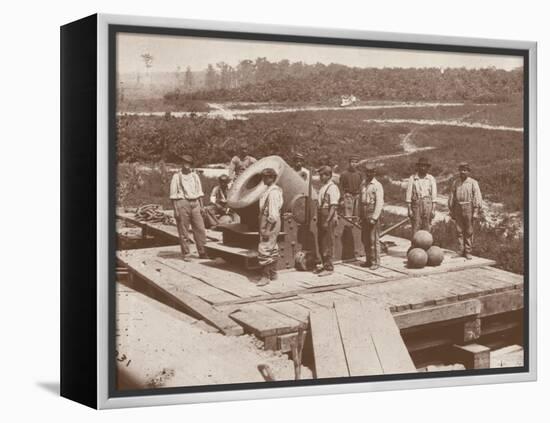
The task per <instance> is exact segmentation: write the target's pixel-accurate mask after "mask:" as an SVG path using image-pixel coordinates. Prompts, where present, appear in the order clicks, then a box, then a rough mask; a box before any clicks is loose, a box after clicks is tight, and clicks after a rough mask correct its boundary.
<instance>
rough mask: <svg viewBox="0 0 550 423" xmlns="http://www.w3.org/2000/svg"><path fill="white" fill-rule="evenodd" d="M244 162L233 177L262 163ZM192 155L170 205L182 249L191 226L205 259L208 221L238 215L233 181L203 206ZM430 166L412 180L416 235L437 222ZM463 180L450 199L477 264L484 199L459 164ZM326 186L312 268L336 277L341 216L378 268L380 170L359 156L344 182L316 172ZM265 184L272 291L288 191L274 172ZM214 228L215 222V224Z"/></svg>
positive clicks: (263, 248) (300, 165) (466, 251)
mask: <svg viewBox="0 0 550 423" xmlns="http://www.w3.org/2000/svg"><path fill="white" fill-rule="evenodd" d="M241 156H242V157H243V159H241V158H240V157H239V156H235V157H234V158H233V159H232V160H231V165H230V173H232V175H233V177H237V176H238V175H239V174H240V173H242V172H243V171H244V170H245V169H246V168H247V167H248V166H250V165H251V164H253V163H254V162H256V159H255V158H254V157H252V156H249V155H248V154H247V151H246V148H243V149H242V151H241ZM192 164H193V159H192V158H191V156H188V155H185V156H183V157H182V168H181V170H180V171H179V172H177V173H175V174H174V176H173V178H172V181H171V185H170V199H171V200H172V204H173V208H174V216H175V218H176V222H177V228H178V234H179V238H180V246H181V251H182V255H183V259H184V260H188V256H189V246H188V242H189V241H188V240H189V236H188V235H189V234H188V231H189V227H191V228H192V230H193V234H194V239H195V244H196V246H197V251H198V254H199V257H200V258H207V255H206V251H205V248H204V246H205V242H206V231H205V223H204V218H206V219H207V221H208V220H211V221H213V222H218V221H219V218H220V216H223V215H232V218H234V219H238V215H237V214H236V213H235V212H234V211H232V210H231V209H230V208H228V206H227V192H228V190H229V187H230V181H231V176H227V175H222V176H220V177H219V185H218V186H216V187H215V188H214V189H213V191H212V194H211V198H210V205H209V206H207V207H204V205H203V202H202V197H203V196H204V193H203V192H202V186H201V182H200V179H199V177H198V175H197V174H196V173H195V172H192ZM292 167H293V168H294V170H295V171H296V172H298V174H299V175H300V176H301V177H302V178H304V179H305V180H306V181H309V178H310V177H311V175H310V171H309V170H308V169H307V168H306V167H305V166H304V157H303V155H301V154H297V155H296V156H295V160H294V162H293V165H292ZM429 169H430V163H429V161H428V160H427V159H425V158H421V159H419V160H418V162H417V163H416V172H415V173H414V174H413V175H411V176H410V177H409V179H408V181H407V188H406V194H405V201H406V203H407V208H408V216H409V218H410V220H411V227H412V235H414V234H415V233H416V232H417V231H419V230H426V231H431V224H432V221H433V219H434V217H435V204H436V201H437V182H436V180H435V178H434V177H433V176H432V175H430V174H429V173H428V171H429ZM458 170H459V177H458V178H457V179H456V180H455V181H454V182H453V184H452V186H451V191H450V194H449V199H448V206H449V213H450V216H451V218H452V219H453V220H454V221H455V222H456V231H457V240H458V245H459V251H458V252H459V253H460V254H461V255H462V256H464V257H465V258H466V259H471V258H472V256H471V251H472V246H473V227H474V225H473V223H474V220H475V219H477V217H478V216H479V213H480V210H481V206H482V197H481V191H480V189H479V185H478V183H477V181H476V180H475V179H473V178H471V177H470V175H469V174H470V166H469V164H468V163H465V162H462V163H460V164H459V166H458ZM317 173H318V175H319V179H320V181H321V188H320V189H319V203H318V208H317V216H316V218H317V239H318V249H319V254H320V259H321V263H320V266H317V268H316V269H315V270H314V272H315V273H318V274H319V275H320V276H323V275H327V274H330V273H332V272H333V271H334V266H333V263H332V261H333V242H334V231H335V228H336V225H337V219H338V215H339V212H340V214H341V215H342V216H343V218H344V219H345V220H346V221H348V222H350V223H351V224H355V225H358V226H360V227H361V240H362V243H363V245H364V249H365V256H366V260H365V262H363V263H361V266H363V267H368V268H370V269H372V270H376V269H378V267H379V266H380V242H379V237H380V217H381V214H382V209H383V205H384V189H383V187H382V184H381V183H380V182H379V181H378V180H377V179H376V173H377V172H376V166H375V165H374V164H372V163H367V164H365V165H361V166H360V158H359V157H358V156H352V157H350V159H349V167H348V169H346V170H345V171H344V172H342V174H341V175H340V180H339V184H337V183H336V182H335V181H334V179H333V169H332V167H331V166H330V165H328V164H324V165H322V166H321V167H320V168H319V169H317ZM261 176H262V181H263V183H264V184H265V185H266V190H265V191H264V193H263V194H262V196H261V197H260V200H259V210H260V213H259V217H258V222H259V242H258V262H259V264H260V266H261V269H262V271H261V273H262V274H261V279H260V280H259V282H258V285H260V286H261V285H266V284H268V283H269V282H270V281H272V280H275V279H276V278H277V272H276V268H277V260H278V256H279V250H278V243H277V238H278V235H279V232H280V230H281V209H282V206H283V193H282V189H281V187H279V186H278V185H277V184H276V183H275V182H276V180H277V176H278V175H277V173H276V171H275V170H274V169H272V168H267V169H263V170H262V173H261ZM210 224H212V222H210Z"/></svg>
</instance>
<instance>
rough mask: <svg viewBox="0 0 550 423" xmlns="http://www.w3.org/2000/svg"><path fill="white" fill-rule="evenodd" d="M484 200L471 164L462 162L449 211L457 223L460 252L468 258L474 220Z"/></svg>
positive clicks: (470, 251) (472, 238)
mask: <svg viewBox="0 0 550 423" xmlns="http://www.w3.org/2000/svg"><path fill="white" fill-rule="evenodd" d="M482 201H483V200H482V198H481V191H480V189H479V184H478V183H477V181H476V180H475V179H473V178H471V177H470V165H469V164H468V163H466V162H462V163H460V164H459V165H458V178H457V179H455V181H454V182H453V185H452V187H451V193H450V195H449V211H450V215H451V218H452V219H453V220H454V221H455V223H456V234H457V238H458V254H460V255H462V256H464V257H465V258H466V260H471V259H472V254H471V253H472V247H473V242H474V220H476V219H477V218H478V217H479V211H480V210H481V206H482Z"/></svg>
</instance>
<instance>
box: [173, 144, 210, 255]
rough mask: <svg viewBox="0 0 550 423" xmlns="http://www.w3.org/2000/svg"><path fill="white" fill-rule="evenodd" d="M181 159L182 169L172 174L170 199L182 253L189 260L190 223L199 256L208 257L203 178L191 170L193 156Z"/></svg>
mask: <svg viewBox="0 0 550 423" xmlns="http://www.w3.org/2000/svg"><path fill="white" fill-rule="evenodd" d="M181 160H182V166H181V170H180V171H178V172H177V173H175V174H174V176H172V181H171V183H170V200H172V205H173V207H174V217H175V218H176V224H177V228H178V234H179V240H180V247H181V253H182V255H183V259H184V260H187V256H188V255H189V244H188V242H189V225H191V228H192V230H193V238H194V239H195V244H196V246H197V251H198V253H199V258H208V256H207V254H206V250H205V249H204V244H205V243H206V230H205V227H204V220H203V218H202V214H203V205H202V197H203V196H204V193H203V192H202V184H201V180H200V179H199V175H197V174H196V173H195V172H192V171H191V166H192V164H193V158H192V157H191V156H189V155H185V156H183V157H182V158H181Z"/></svg>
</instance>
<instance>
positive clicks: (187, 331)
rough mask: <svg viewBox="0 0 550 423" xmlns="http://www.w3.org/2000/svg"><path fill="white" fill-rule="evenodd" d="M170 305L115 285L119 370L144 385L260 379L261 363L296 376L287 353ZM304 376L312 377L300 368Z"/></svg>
mask: <svg viewBox="0 0 550 423" xmlns="http://www.w3.org/2000/svg"><path fill="white" fill-rule="evenodd" d="M209 330H212V329H211V328H209V327H208V326H206V325H204V324H203V323H202V322H200V321H197V320H195V319H193V318H191V317H189V316H187V315H185V314H183V313H181V312H178V311H176V310H174V309H172V308H171V307H168V306H166V305H164V304H162V303H159V302H157V301H155V300H153V299H151V298H149V297H146V296H144V295H143V294H140V293H138V292H136V291H134V290H132V289H130V288H127V287H126V286H123V285H120V284H118V294H117V333H118V336H117V342H116V344H117V346H116V348H117V361H118V369H119V375H120V376H121V377H122V378H124V379H129V380H132V381H134V383H137V384H138V385H140V386H142V387H161V386H163V387H170V386H191V385H210V384H220V383H241V382H262V381H264V379H263V377H262V376H261V374H260V372H259V371H258V368H257V367H258V365H259V364H268V365H269V366H270V367H271V369H272V371H273V374H274V376H275V378H276V379H277V380H289V379H292V380H293V379H294V365H293V363H292V361H291V360H289V359H288V357H287V356H286V355H283V354H281V353H276V352H271V351H264V350H262V349H260V343H259V341H258V340H257V339H256V338H254V337H252V336H249V335H244V336H238V337H230V336H224V335H222V334H220V333H217V332H216V333H213V332H210V331H209ZM302 378H311V371H310V370H309V369H308V368H306V367H303V368H302Z"/></svg>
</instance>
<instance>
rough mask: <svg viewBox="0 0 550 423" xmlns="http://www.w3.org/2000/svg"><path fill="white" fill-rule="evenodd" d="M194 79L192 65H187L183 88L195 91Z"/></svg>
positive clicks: (187, 90)
mask: <svg viewBox="0 0 550 423" xmlns="http://www.w3.org/2000/svg"><path fill="white" fill-rule="evenodd" d="M193 87H194V81H193V72H191V67H190V66H187V68H186V69H185V77H184V80H183V89H184V91H185V92H190V91H193Z"/></svg>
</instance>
